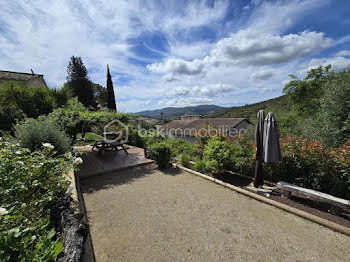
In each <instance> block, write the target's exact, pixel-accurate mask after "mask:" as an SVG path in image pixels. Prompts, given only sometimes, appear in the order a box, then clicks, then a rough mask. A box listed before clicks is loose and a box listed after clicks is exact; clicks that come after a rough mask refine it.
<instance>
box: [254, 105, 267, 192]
mask: <svg viewBox="0 0 350 262" xmlns="http://www.w3.org/2000/svg"><path fill="white" fill-rule="evenodd" d="M257 118H258V122H257V125H256V129H255V144H256V154H255V172H254V187H256V188H258V187H259V186H262V185H263V184H264V176H263V169H262V163H263V159H264V148H263V145H264V123H265V111H264V110H259V112H258V115H257Z"/></svg>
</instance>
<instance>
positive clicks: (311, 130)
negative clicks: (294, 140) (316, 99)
mask: <svg viewBox="0 0 350 262" xmlns="http://www.w3.org/2000/svg"><path fill="white" fill-rule="evenodd" d="M323 90H324V91H323V92H324V95H323V97H322V98H321V99H320V109H319V111H318V113H317V114H316V115H315V116H314V117H309V118H308V119H307V120H306V121H305V124H304V129H305V132H304V133H305V135H306V136H307V137H310V138H312V139H318V140H320V141H321V142H322V143H323V144H324V145H326V146H328V147H332V148H334V147H338V146H340V145H342V144H343V143H344V142H345V141H346V140H347V139H348V138H350V71H347V72H341V73H338V74H337V75H336V77H334V78H332V79H330V80H329V81H327V82H326V83H325V84H324V86H323Z"/></svg>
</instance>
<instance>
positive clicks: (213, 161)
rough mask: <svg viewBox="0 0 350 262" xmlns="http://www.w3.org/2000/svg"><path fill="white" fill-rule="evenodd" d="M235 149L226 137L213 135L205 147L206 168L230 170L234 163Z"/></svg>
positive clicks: (216, 170)
mask: <svg viewBox="0 0 350 262" xmlns="http://www.w3.org/2000/svg"><path fill="white" fill-rule="evenodd" d="M234 152H235V150H234V147H233V145H232V144H230V143H229V142H228V141H227V140H226V139H225V138H224V137H213V138H211V139H210V140H209V141H208V144H207V145H206V146H205V148H204V152H203V160H204V161H205V162H206V168H207V169H209V170H211V171H213V172H221V171H224V170H229V169H230V168H232V165H233V154H234Z"/></svg>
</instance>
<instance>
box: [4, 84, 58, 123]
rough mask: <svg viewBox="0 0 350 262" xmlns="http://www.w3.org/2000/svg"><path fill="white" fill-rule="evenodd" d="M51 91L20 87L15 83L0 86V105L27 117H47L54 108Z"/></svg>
mask: <svg viewBox="0 0 350 262" xmlns="http://www.w3.org/2000/svg"><path fill="white" fill-rule="evenodd" d="M53 92H54V91H53V89H49V88H47V87H31V88H28V87H26V86H22V85H21V84H19V83H16V82H11V81H9V82H5V83H2V84H1V85H0V105H1V106H6V105H12V106H16V107H17V108H19V109H20V110H22V111H23V112H24V113H25V114H26V116H27V117H33V118H37V117H38V116H40V115H47V114H48V113H50V112H52V110H53V109H54V108H55V107H56V100H55V97H54V94H53Z"/></svg>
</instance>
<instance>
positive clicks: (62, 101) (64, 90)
mask: <svg viewBox="0 0 350 262" xmlns="http://www.w3.org/2000/svg"><path fill="white" fill-rule="evenodd" d="M51 90H52V94H53V96H54V97H55V100H56V105H57V107H62V106H66V105H67V103H68V100H69V99H70V98H72V96H73V93H72V90H71V89H70V88H69V86H68V85H67V84H65V85H63V86H62V87H61V88H60V89H51Z"/></svg>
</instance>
